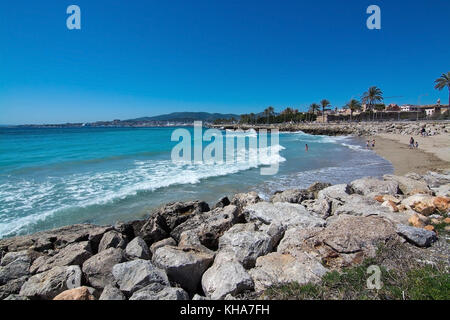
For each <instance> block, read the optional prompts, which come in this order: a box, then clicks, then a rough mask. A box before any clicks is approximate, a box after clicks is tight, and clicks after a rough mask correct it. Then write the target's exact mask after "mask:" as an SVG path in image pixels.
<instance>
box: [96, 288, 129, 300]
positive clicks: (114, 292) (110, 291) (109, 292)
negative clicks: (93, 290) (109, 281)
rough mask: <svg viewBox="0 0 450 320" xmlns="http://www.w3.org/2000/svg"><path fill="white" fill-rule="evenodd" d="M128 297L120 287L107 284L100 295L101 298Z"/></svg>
mask: <svg viewBox="0 0 450 320" xmlns="http://www.w3.org/2000/svg"><path fill="white" fill-rule="evenodd" d="M126 299H127V298H126V297H125V296H124V294H123V293H122V291H120V290H119V289H118V288H116V287H114V286H112V285H107V286H106V287H105V288H104V289H103V291H102V294H101V295H100V298H99V300H119V301H120V300H126Z"/></svg>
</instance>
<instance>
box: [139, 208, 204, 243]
mask: <svg viewBox="0 0 450 320" xmlns="http://www.w3.org/2000/svg"><path fill="white" fill-rule="evenodd" d="M207 211H209V206H208V204H207V203H206V202H204V201H188V202H175V203H169V204H167V205H165V206H163V207H161V208H160V209H159V210H157V211H155V212H154V213H153V214H152V215H151V217H150V219H149V220H148V221H147V223H146V224H145V225H144V226H143V227H142V229H141V230H140V232H139V234H140V235H141V236H142V238H143V239H144V240H145V241H146V242H147V244H149V245H151V244H152V243H154V242H157V241H160V240H162V239H165V238H167V237H168V235H169V234H170V232H171V231H172V230H173V229H175V228H176V227H177V226H178V225H180V224H182V223H183V222H185V221H187V220H188V219H190V218H192V217H194V216H196V215H198V214H201V213H203V212H207Z"/></svg>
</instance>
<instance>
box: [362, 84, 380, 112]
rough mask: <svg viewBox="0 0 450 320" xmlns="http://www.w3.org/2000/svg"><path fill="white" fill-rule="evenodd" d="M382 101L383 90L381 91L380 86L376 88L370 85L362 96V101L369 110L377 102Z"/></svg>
mask: <svg viewBox="0 0 450 320" xmlns="http://www.w3.org/2000/svg"><path fill="white" fill-rule="evenodd" d="M382 101H383V92H382V91H381V89H380V88H377V87H375V86H373V87H370V88H369V90H367V92H364V94H363V97H362V102H363V103H365V104H366V105H367V106H368V107H369V110H372V109H373V107H374V106H375V104H376V103H377V102H382Z"/></svg>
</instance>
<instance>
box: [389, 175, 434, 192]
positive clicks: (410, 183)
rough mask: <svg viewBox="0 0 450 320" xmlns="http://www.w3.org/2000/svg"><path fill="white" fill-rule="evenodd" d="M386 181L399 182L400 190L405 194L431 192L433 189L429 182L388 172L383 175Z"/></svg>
mask: <svg viewBox="0 0 450 320" xmlns="http://www.w3.org/2000/svg"><path fill="white" fill-rule="evenodd" d="M383 179H384V180H385V181H394V182H397V183H398V186H399V189H400V191H401V192H402V193H403V194H405V195H413V194H417V193H423V194H431V193H432V191H431V190H430V188H429V187H428V185H427V183H426V182H425V181H422V180H416V179H411V178H408V177H404V176H396V175H391V174H387V175H384V176H383Z"/></svg>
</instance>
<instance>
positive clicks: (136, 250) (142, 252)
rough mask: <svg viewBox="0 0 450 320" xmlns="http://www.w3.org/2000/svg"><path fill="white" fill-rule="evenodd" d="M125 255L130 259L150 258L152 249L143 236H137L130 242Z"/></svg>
mask: <svg viewBox="0 0 450 320" xmlns="http://www.w3.org/2000/svg"><path fill="white" fill-rule="evenodd" d="M125 255H126V256H127V258H128V259H130V260H133V259H144V260H148V259H150V256H151V255H150V249H149V248H148V246H147V244H146V243H145V241H144V240H143V239H142V238H141V237H136V238H134V239H133V240H131V241H130V243H128V245H127V247H126V249H125Z"/></svg>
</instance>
